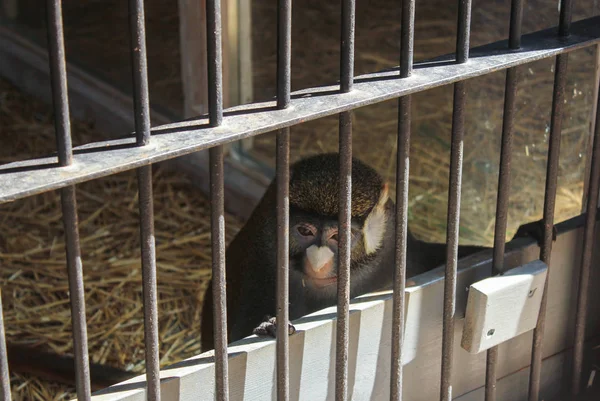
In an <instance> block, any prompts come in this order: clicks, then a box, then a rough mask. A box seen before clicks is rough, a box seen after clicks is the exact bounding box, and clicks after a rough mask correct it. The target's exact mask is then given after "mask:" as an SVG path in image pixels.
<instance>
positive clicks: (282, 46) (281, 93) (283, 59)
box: [277, 0, 292, 109]
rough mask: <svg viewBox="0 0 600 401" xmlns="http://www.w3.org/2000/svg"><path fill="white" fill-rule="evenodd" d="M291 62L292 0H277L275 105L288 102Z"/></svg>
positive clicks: (285, 105) (287, 104)
mask: <svg viewBox="0 0 600 401" xmlns="http://www.w3.org/2000/svg"><path fill="white" fill-rule="evenodd" d="M291 63H292V0H279V3H278V7H277V107H278V108H280V109H285V108H286V107H288V106H289V104H290V92H291V75H292V74H291V65H292V64H291Z"/></svg>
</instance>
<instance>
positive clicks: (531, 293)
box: [527, 288, 537, 298]
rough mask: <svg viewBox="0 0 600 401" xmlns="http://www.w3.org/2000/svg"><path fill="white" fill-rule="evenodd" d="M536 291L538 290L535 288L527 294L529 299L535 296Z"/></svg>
mask: <svg viewBox="0 0 600 401" xmlns="http://www.w3.org/2000/svg"><path fill="white" fill-rule="evenodd" d="M535 290H537V288H534V289H533V290H529V294H527V296H528V297H529V298H531V297H532V296H533V294H535Z"/></svg>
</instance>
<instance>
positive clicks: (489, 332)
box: [487, 329, 496, 337]
mask: <svg viewBox="0 0 600 401" xmlns="http://www.w3.org/2000/svg"><path fill="white" fill-rule="evenodd" d="M495 332H496V330H494V329H489V330H488V332H487V336H488V337H491V336H493V335H494V333H495Z"/></svg>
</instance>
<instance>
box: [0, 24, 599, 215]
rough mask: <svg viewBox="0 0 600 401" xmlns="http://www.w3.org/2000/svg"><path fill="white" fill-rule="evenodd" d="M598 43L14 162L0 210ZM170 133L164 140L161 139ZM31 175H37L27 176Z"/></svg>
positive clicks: (477, 63)
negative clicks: (61, 160)
mask: <svg viewBox="0 0 600 401" xmlns="http://www.w3.org/2000/svg"><path fill="white" fill-rule="evenodd" d="M596 43H600V17H594V18H589V19H587V20H581V21H577V22H575V23H573V25H572V29H571V35H570V36H569V37H567V38H563V39H560V38H557V37H556V28H554V29H550V30H546V31H541V32H537V33H533V34H529V35H523V38H522V46H521V49H520V50H516V51H510V50H507V44H508V42H507V41H502V42H498V43H494V44H492V45H486V46H483V47H480V48H476V49H471V51H470V53H471V58H470V59H469V62H468V63H466V64H464V65H461V66H460V68H457V66H456V65H455V64H453V60H454V59H455V56H454V55H450V56H445V57H441V58H438V59H435V61H430V62H424V63H417V64H415V66H414V69H415V70H417V69H418V71H419V73H418V74H413V75H412V76H411V78H410V79H398V71H397V70H395V69H394V70H390V71H384V72H378V73H373V74H366V75H364V76H362V77H358V78H356V79H355V80H354V89H356V90H353V91H352V92H349V93H345V94H340V93H339V86H338V85H331V86H324V87H319V88H312V89H305V90H301V91H298V92H296V93H294V94H293V95H292V98H293V99H294V108H293V110H291V109H290V110H288V109H286V110H277V108H276V105H277V103H276V102H275V101H272V102H265V103H258V104H256V103H255V104H248V105H243V106H237V107H234V108H231V109H229V111H228V112H227V113H226V115H227V128H225V127H209V121H208V119H206V118H198V119H195V120H190V121H183V122H177V123H173V124H166V125H162V126H158V127H154V128H153V129H152V132H153V137H152V145H151V146H147V147H144V148H142V147H136V146H135V144H136V142H135V139H134V138H126V139H116V140H110V141H103V142H96V143H92V144H88V145H84V146H80V147H77V148H76V149H75V150H74V155H73V157H74V161H75V163H76V165H77V168H60V167H58V166H57V164H56V157H46V158H38V159H34V160H26V161H18V162H14V163H10V164H5V165H2V166H0V203H4V202H9V201H13V200H16V199H20V198H23V197H26V196H30V195H35V194H38V193H41V192H45V191H49V190H53V189H58V188H62V187H65V186H67V185H73V184H76V183H80V182H84V181H89V180H92V179H95V178H99V177H103V176H107V175H110V174H115V173H118V172H122V171H127V170H130V169H134V168H137V167H141V166H144V165H146V164H149V163H156V162H159V161H163V160H167V159H172V158H175V157H179V156H183V155H186V154H189V153H193V152H196V151H199V150H203V149H207V148H210V147H212V146H215V145H220V144H224V143H229V142H232V141H236V140H239V139H243V138H247V137H251V136H254V135H258V134H261V133H265V132H271V131H275V130H278V129H281V128H284V127H289V126H292V125H295V124H299V123H301V122H306V121H311V120H315V119H318V118H321V117H325V116H329V115H334V114H338V113H340V112H344V111H347V110H351V109H355V108H358V107H362V106H366V105H370V104H375V103H378V102H382V101H386V100H390V99H394V98H398V97H402V96H406V95H409V94H411V93H415V92H421V91H423V90H426V89H431V88H435V87H439V86H442V85H447V84H451V83H454V82H456V81H458V80H461V79H465V78H473V77H477V76H481V75H484V74H487V73H489V72H494V71H499V70H503V69H506V68H510V67H514V66H517V65H521V64H524V63H527V62H532V61H537V60H540V59H544V58H547V57H551V56H555V55H557V54H561V53H565V52H567V51H572V50H576V49H580V48H583V47H587V46H591V45H595V44H596ZM162 133H169V135H161V134H162ZM32 172H35V174H32Z"/></svg>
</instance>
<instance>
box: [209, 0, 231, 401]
mask: <svg viewBox="0 0 600 401" xmlns="http://www.w3.org/2000/svg"><path fill="white" fill-rule="evenodd" d="M206 29H207V51H208V107H209V110H208V113H209V121H208V124H209V126H210V127H219V126H220V125H221V123H222V122H223V83H222V82H223V68H222V67H223V65H222V50H221V0H206ZM209 170H210V200H211V210H210V223H211V239H212V280H213V308H214V309H213V322H214V339H215V341H214V343H215V386H216V398H217V400H219V401H226V400H228V399H229V369H228V360H227V293H226V287H225V284H226V276H225V202H224V198H225V181H224V175H223V147H222V146H215V147H213V148H210V150H209Z"/></svg>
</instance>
